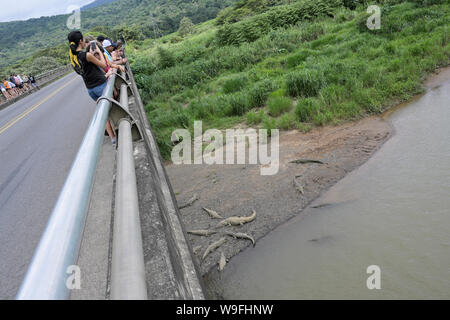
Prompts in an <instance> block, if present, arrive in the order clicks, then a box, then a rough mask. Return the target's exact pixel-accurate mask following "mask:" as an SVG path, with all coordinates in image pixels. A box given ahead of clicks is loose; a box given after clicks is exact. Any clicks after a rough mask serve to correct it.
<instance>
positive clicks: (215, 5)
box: [0, 0, 234, 68]
mask: <svg viewBox="0 0 450 320" xmlns="http://www.w3.org/2000/svg"><path fill="white" fill-rule="evenodd" d="M109 2H111V1H109V0H107V1H104V0H100V1H97V3H94V4H93V5H94V7H93V8H91V7H92V5H91V6H89V7H88V8H86V9H89V10H83V11H82V13H81V28H82V31H84V32H86V31H88V30H93V31H94V32H103V33H107V34H108V35H110V36H112V37H114V36H115V35H117V34H119V33H121V34H124V35H125V36H126V37H127V38H128V39H133V38H134V39H143V38H158V37H160V36H162V35H165V34H168V33H171V32H174V31H176V30H178V28H179V24H180V21H181V20H182V19H183V18H184V17H188V18H190V19H191V20H192V22H193V23H199V22H203V21H206V20H209V19H213V18H215V17H216V15H217V13H218V12H219V10H220V9H222V8H225V7H226V6H229V5H230V4H232V3H233V2H234V0H196V1H192V0H117V1H114V2H112V3H109ZM102 3H105V4H103V5H102ZM68 17H69V15H57V16H52V17H41V18H37V19H29V20H27V21H11V22H2V23H0V68H5V67H7V66H11V65H13V64H15V63H18V62H19V61H21V60H22V59H25V58H29V57H30V56H32V55H33V54H35V53H36V52H37V51H39V50H42V49H45V48H50V47H55V46H58V45H60V44H62V43H64V42H65V41H66V38H67V33H68V31H69V30H68V29H67V27H66V23H67V19H68ZM49 57H51V56H49Z"/></svg>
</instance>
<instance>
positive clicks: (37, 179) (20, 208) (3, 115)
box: [0, 73, 95, 299]
mask: <svg viewBox="0 0 450 320" xmlns="http://www.w3.org/2000/svg"><path fill="white" fill-rule="evenodd" d="M94 111H95V102H94V101H92V100H91V98H90V97H89V96H88V93H87V90H86V88H85V86H84V84H83V81H82V79H81V77H80V76H78V75H76V74H75V73H71V74H69V75H67V76H65V77H64V78H62V79H59V80H57V81H55V82H54V83H52V84H50V85H48V86H47V87H45V88H42V89H41V90H40V91H37V92H36V93H33V94H31V95H29V96H27V97H25V98H24V99H22V100H20V101H18V102H16V103H15V104H13V105H11V106H9V107H7V108H6V109H4V110H0V299H14V297H15V295H16V293H17V290H18V289H19V286H20V284H21V282H22V280H23V278H24V275H25V272H26V270H27V268H28V264H29V263H30V261H31V258H32V256H33V253H34V250H35V249H36V246H37V244H38V242H39V239H40V237H41V235H42V232H43V231H44V228H45V226H46V224H47V221H48V218H49V216H50V213H51V211H52V209H53V206H54V204H55V202H56V199H57V197H58V194H59V192H60V190H61V188H62V186H63V184H64V181H65V179H66V176H67V174H68V173H69V170H70V167H71V165H72V162H73V160H74V158H75V155H76V153H77V151H78V148H79V146H80V144H81V141H82V139H83V136H84V133H85V131H86V129H87V126H88V124H89V121H90V119H91V117H92V115H93V113H94Z"/></svg>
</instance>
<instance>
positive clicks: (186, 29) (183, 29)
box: [178, 17, 194, 37]
mask: <svg viewBox="0 0 450 320" xmlns="http://www.w3.org/2000/svg"><path fill="white" fill-rule="evenodd" d="M193 31H194V24H193V23H192V21H191V19H189V18H188V17H184V18H183V19H181V21H180V27H179V29H178V34H179V35H180V36H181V37H184V36H185V35H187V34H190V33H192V32H193Z"/></svg>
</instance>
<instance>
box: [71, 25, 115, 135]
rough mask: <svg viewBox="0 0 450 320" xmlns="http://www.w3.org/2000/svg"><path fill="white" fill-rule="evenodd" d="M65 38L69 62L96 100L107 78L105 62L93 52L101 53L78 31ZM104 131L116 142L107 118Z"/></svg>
mask: <svg viewBox="0 0 450 320" xmlns="http://www.w3.org/2000/svg"><path fill="white" fill-rule="evenodd" d="M67 38H68V40H69V42H70V52H69V53H70V60H71V63H72V65H73V66H74V68H75V70H76V71H77V72H78V73H79V74H81V76H82V77H83V80H84V84H85V85H86V88H87V89H88V93H89V96H90V97H91V98H92V99H93V100H94V101H97V99H98V98H100V97H101V96H102V95H103V91H104V90H105V88H106V84H107V78H106V76H105V72H104V71H103V69H104V68H106V64H105V62H104V61H103V60H99V59H97V58H96V57H95V55H94V53H98V54H99V55H101V54H102V53H101V51H100V49H99V48H98V46H96V47H95V49H93V48H92V46H91V45H90V44H89V43H86V42H85V41H84V40H83V34H82V33H81V32H80V31H72V32H70V33H69V35H68V37H67ZM84 49H88V51H84ZM106 131H107V132H108V135H109V137H110V138H111V142H112V143H113V144H116V135H115V132H114V130H113V129H112V125H111V122H110V121H109V120H108V121H107V123H106Z"/></svg>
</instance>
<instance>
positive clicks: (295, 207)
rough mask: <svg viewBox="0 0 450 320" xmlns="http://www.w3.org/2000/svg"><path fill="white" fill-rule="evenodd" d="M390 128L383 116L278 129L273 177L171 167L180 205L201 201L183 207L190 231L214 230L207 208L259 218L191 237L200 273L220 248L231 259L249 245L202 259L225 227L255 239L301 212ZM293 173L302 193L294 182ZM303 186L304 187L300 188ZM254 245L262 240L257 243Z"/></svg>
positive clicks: (244, 169) (245, 168) (236, 242)
mask: <svg viewBox="0 0 450 320" xmlns="http://www.w3.org/2000/svg"><path fill="white" fill-rule="evenodd" d="M391 133H392V128H391V126H390V125H389V123H388V122H386V121H384V120H382V119H381V118H380V117H369V118H365V119H362V120H360V121H358V122H354V123H347V124H343V125H340V126H327V127H324V128H315V129H313V130H312V131H310V132H309V133H301V132H298V131H297V130H294V131H287V132H281V133H280V169H279V172H278V174H276V175H273V176H261V175H260V166H259V165H211V166H208V165H180V166H175V165H168V166H167V167H166V169H167V173H168V175H169V177H170V181H171V183H172V186H173V190H174V192H175V194H176V197H177V201H178V204H179V205H182V204H185V203H186V202H188V200H189V199H191V198H192V197H193V195H195V194H196V195H197V196H198V200H197V201H195V202H194V203H193V204H192V205H191V206H188V207H186V208H183V209H181V210H180V212H181V215H182V219H183V222H184V224H185V226H186V229H187V230H197V229H214V227H215V226H216V225H217V223H218V222H219V221H220V220H217V219H212V218H211V217H209V216H208V215H207V213H206V212H204V211H203V210H202V208H203V207H206V208H209V209H213V210H215V211H217V212H218V213H219V214H220V215H222V216H223V217H224V218H226V217H231V216H248V215H250V214H251V213H252V210H255V211H256V214H257V217H256V220H254V221H253V222H251V223H248V224H244V225H242V226H234V227H225V228H220V229H218V231H219V232H218V233H217V234H214V235H212V236H209V237H201V236H197V235H191V234H189V235H188V239H189V241H190V243H191V245H192V248H194V251H195V252H196V253H195V258H196V259H198V263H199V265H200V270H201V273H202V274H203V275H204V274H206V273H207V272H208V271H209V270H211V268H213V267H217V264H218V261H219V259H220V255H221V252H223V253H224V254H225V256H226V258H227V259H230V258H231V257H233V256H234V255H236V254H237V253H239V252H240V251H241V250H243V249H244V248H246V247H247V246H249V245H251V242H250V241H248V240H242V239H233V238H231V237H229V236H227V237H226V238H227V239H228V241H227V242H226V243H225V244H224V245H222V246H221V247H220V248H219V249H218V250H216V251H214V252H213V253H211V254H209V255H208V256H207V257H206V259H204V260H203V261H202V259H201V256H202V255H203V253H204V252H205V250H206V248H207V247H208V245H209V244H211V243H212V242H214V241H217V240H219V239H220V238H221V237H223V236H224V235H223V234H222V232H223V231H232V232H243V233H246V234H249V235H251V236H252V237H254V238H255V239H256V240H257V239H259V238H261V237H263V236H264V235H266V234H267V233H268V232H270V231H271V230H273V229H275V228H276V227H277V226H278V225H280V224H282V223H283V222H285V221H287V220H288V219H290V218H292V217H293V216H295V215H299V214H302V209H303V208H305V207H306V206H307V205H308V204H309V203H310V202H311V201H313V200H314V199H316V198H317V197H318V196H319V195H320V194H321V193H322V192H323V191H324V190H326V189H328V188H329V187H331V186H332V185H333V184H335V183H336V182H337V181H339V180H340V179H342V178H343V177H344V176H345V175H346V174H347V173H348V172H350V171H352V170H353V169H355V168H356V167H358V166H360V165H361V164H363V163H364V162H365V161H367V159H369V157H370V156H371V155H372V154H373V153H374V152H375V151H376V150H377V149H378V148H379V147H380V146H381V145H382V144H383V143H384V142H385V141H386V140H387V139H388V138H389V136H390V135H391ZM300 158H307V159H317V160H320V161H322V162H323V163H324V164H317V163H308V164H295V163H289V162H290V161H292V160H296V159H300ZM295 176H299V177H298V178H297V181H298V183H299V184H300V185H301V186H302V188H303V193H301V192H300V191H298V190H297V189H296V187H295V186H294V182H293V179H294V177H295ZM300 189H301V188H300ZM256 245H258V243H257V242H256Z"/></svg>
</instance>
